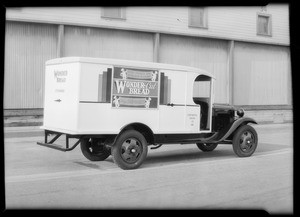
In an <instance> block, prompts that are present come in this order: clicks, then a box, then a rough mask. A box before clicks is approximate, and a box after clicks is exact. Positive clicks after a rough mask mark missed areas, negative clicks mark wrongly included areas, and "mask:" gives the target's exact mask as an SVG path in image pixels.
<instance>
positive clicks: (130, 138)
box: [112, 130, 148, 169]
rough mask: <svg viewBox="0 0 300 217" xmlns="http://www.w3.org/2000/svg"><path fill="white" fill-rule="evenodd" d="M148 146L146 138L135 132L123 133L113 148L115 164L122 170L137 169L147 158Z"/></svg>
mask: <svg viewBox="0 0 300 217" xmlns="http://www.w3.org/2000/svg"><path fill="white" fill-rule="evenodd" d="M147 152H148V146H147V141H146V139H145V138H144V136H143V135H142V134H141V133H139V132H137V131H135V130H127V131H125V132H123V133H122V134H121V135H120V136H119V138H118V139H117V141H116V142H115V144H114V145H113V147H112V156H113V160H114V162H115V163H116V164H117V165H118V166H119V167H120V168H122V169H136V168H138V167H139V166H140V165H141V164H142V163H143V161H144V159H145V158H146V156H147Z"/></svg>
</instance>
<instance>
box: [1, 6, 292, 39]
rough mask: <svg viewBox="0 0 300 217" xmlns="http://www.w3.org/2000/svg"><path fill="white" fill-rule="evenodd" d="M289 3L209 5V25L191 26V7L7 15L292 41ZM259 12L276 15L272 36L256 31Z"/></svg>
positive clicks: (70, 9)
mask: <svg viewBox="0 0 300 217" xmlns="http://www.w3.org/2000/svg"><path fill="white" fill-rule="evenodd" d="M288 7H289V6H288V5H287V4H269V5H267V7H264V8H262V7H261V6H258V7H255V6H251V7H207V20H208V28H207V29H205V28H193V27H189V25H188V7H125V10H126V19H124V20H118V19H106V18H102V17H101V7H67V8H65V7H54V8H51V7H33V8H26V7H24V8H9V9H8V10H7V13H6V19H7V20H16V21H17V20H19V21H29V22H30V21H34V22H42V23H44V22H46V23H56V24H69V25H79V26H82V25H83V26H95V27H104V28H114V29H126V30H137V31H146V32H159V33H166V34H176V35H189V36H202V37H209V38H223V39H227V40H239V41H249V42H259V43H271V44H282V45H289V42H290V41H289V8H288ZM257 13H265V14H271V15H272V37H265V36H257V35H256V22H257Z"/></svg>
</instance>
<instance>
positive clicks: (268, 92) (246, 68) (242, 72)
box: [233, 42, 291, 105]
mask: <svg viewBox="0 0 300 217" xmlns="http://www.w3.org/2000/svg"><path fill="white" fill-rule="evenodd" d="M233 77H234V81H233V84H234V87H233V92H234V96H233V100H234V104H235V105H287V104H291V70H290V53H289V48H288V47H281V46H271V45H259V44H250V43H240V42H236V43H235V48H234V76H233Z"/></svg>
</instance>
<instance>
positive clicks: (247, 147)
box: [232, 125, 258, 157]
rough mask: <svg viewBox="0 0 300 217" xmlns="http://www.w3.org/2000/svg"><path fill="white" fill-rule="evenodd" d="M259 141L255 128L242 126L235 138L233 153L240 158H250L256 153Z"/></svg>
mask: <svg viewBox="0 0 300 217" xmlns="http://www.w3.org/2000/svg"><path fill="white" fill-rule="evenodd" d="M257 141H258V137H257V133H256V131H255V129H254V128H253V127H251V126H249V125H244V126H241V127H239V128H238V129H237V131H236V132H235V134H234V136H233V140H232V147H233V151H234V152H235V154H236V155H237V156H239V157H249V156H251V155H252V154H253V153H254V151H255V149H256V147H257Z"/></svg>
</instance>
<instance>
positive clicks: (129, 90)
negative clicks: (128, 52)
mask: <svg viewBox="0 0 300 217" xmlns="http://www.w3.org/2000/svg"><path fill="white" fill-rule="evenodd" d="M214 80H215V78H214V77H213V76H212V75H211V74H210V73H208V72H207V71H204V70H200V69H198V68H193V67H187V66H179V65H170V64H162V63H152V62H141V61H129V60H120V59H104V58H88V57H64V58H58V59H52V60H49V61H47V62H46V73H45V98H44V121H43V126H42V127H41V128H42V129H44V131H45V141H44V142H38V144H39V145H42V146H46V147H49V148H53V149H57V150H61V151H71V150H73V149H74V148H75V147H76V146H77V145H78V144H80V147H81V150H82V153H83V155H84V156H85V157H86V158H87V159H89V160H91V161H103V160H105V159H106V158H107V157H109V156H110V155H112V158H113V161H114V162H115V163H116V164H117V165H118V166H119V167H120V168H122V169H135V168H138V167H139V166H140V165H141V164H142V163H143V161H144V160H145V158H146V156H147V152H148V146H151V149H156V148H159V147H160V146H161V145H163V144H192V143H194V144H196V145H197V146H198V148H199V149H201V150H202V151H204V152H207V151H212V150H214V149H215V148H216V147H217V145H218V144H232V147H233V151H234V152H235V154H236V155H237V156H239V157H248V156H251V155H252V154H253V153H254V151H255V149H256V147H257V142H258V137H257V133H256V131H255V129H254V128H253V127H252V126H250V125H249V123H251V124H257V123H256V121H255V120H253V119H252V118H249V117H244V110H243V109H241V108H234V107H233V106H229V105H218V104H214ZM61 135H64V136H65V138H66V140H65V143H66V144H65V147H64V145H63V146H60V145H57V144H54V142H55V141H56V140H57V139H58V138H59V137H60V136H61ZM48 137H49V138H48ZM50 139H51V140H50ZM69 139H72V140H74V139H75V141H76V142H74V144H73V145H72V146H71V147H70V146H69ZM48 140H50V141H48Z"/></svg>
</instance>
